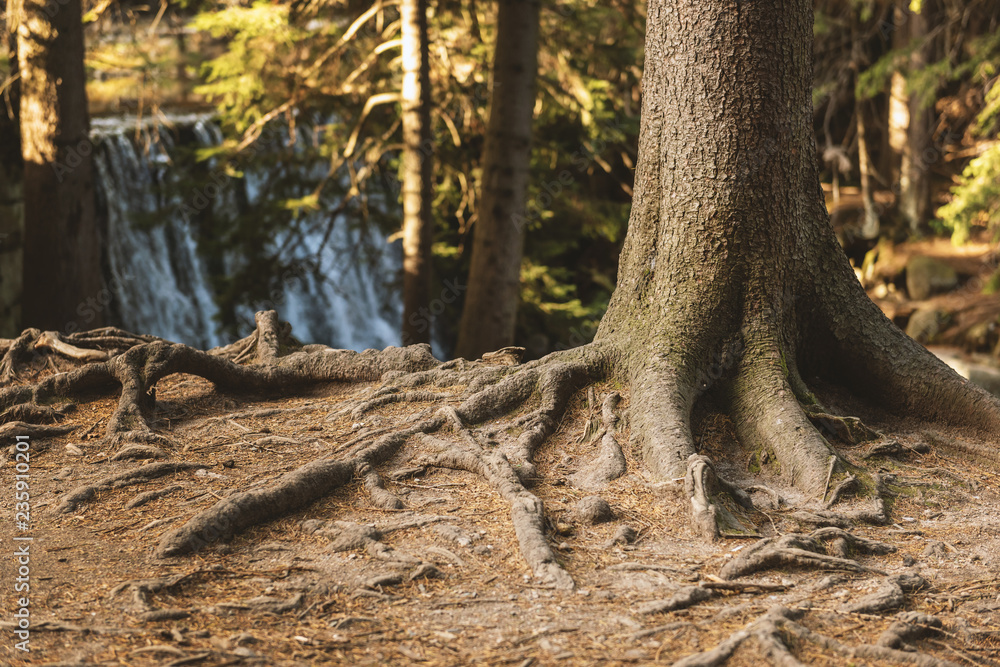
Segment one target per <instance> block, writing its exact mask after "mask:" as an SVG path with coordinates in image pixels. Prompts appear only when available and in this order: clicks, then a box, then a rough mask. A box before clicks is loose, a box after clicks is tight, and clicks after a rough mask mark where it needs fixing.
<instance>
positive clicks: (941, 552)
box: [924, 540, 948, 556]
mask: <svg viewBox="0 0 1000 667" xmlns="http://www.w3.org/2000/svg"><path fill="white" fill-rule="evenodd" d="M924 555H925V556H947V555H948V550H947V549H946V548H945V546H944V542H939V541H937V540H931V541H930V542H928V543H927V546H926V547H924Z"/></svg>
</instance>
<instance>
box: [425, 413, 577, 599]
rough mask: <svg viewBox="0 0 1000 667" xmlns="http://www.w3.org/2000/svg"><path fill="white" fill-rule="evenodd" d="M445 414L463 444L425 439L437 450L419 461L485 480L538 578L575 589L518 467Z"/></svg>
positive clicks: (458, 419)
mask: <svg viewBox="0 0 1000 667" xmlns="http://www.w3.org/2000/svg"><path fill="white" fill-rule="evenodd" d="M445 411H447V413H448V414H449V416H450V417H451V421H452V423H453V424H454V425H455V428H456V430H458V432H459V434H460V435H461V436H462V439H463V443H462V444H461V445H459V444H455V443H451V442H447V441H444V440H442V439H439V438H434V437H430V436H425V437H424V442H425V444H426V445H428V446H429V447H430V448H431V449H432V450H436V451H435V453H433V454H431V455H429V456H426V457H424V458H421V459H419V461H420V463H422V464H424V465H428V466H436V467H442V468H452V469H455V470H465V471H467V472H471V473H473V474H476V475H479V476H480V477H482V478H483V479H484V480H485V481H486V482H487V483H488V484H489V485H490V486H491V487H492V488H493V489H494V490H495V491H496V492H497V493H498V494H500V496H501V497H503V499H504V500H506V501H507V503H508V504H509V506H510V513H511V520H512V522H513V524H514V532H515V533H516V535H517V539H518V542H519V544H520V546H521V554H522V555H523V556H524V559H525V561H527V563H528V565H529V567H531V569H532V571H533V572H534V573H535V576H536V577H537V578H538V579H539V580H540V581H541V582H543V583H545V584H549V585H552V586H554V587H556V588H572V587H573V580H572V578H570V576H569V574H567V573H566V571H565V570H563V569H562V566H560V565H559V563H558V562H557V560H556V556H555V552H554V551H553V550H552V548H551V547H550V546H549V543H548V540H547V539H546V537H545V510H544V507H543V505H542V501H541V500H539V499H538V498H537V497H536V496H535V495H534V494H532V493H531V492H530V491H528V490H527V489H525V488H524V485H523V484H522V482H521V478H520V477H519V476H518V475H517V473H516V472H515V470H514V466H513V465H511V463H510V461H508V460H507V457H506V456H505V455H504V454H503V453H502V452H499V451H496V450H494V451H486V450H485V449H484V448H483V447H482V446H481V445H480V444H479V442H478V441H477V440H476V438H475V436H474V435H473V434H472V433H471V432H470V431H469V430H468V429H467V428H465V427H464V426H463V425H462V421H461V417H460V416H459V414H458V412H457V411H456V410H450V409H447V408H445Z"/></svg>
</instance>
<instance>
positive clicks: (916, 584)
mask: <svg viewBox="0 0 1000 667" xmlns="http://www.w3.org/2000/svg"><path fill="white" fill-rule="evenodd" d="M926 586H927V581H925V580H924V578H923V577H921V576H920V575H919V574H897V575H895V576H892V577H886V578H885V579H883V580H882V585H881V586H879V588H878V590H877V591H875V592H874V593H872V594H871V595H867V596H865V597H863V598H861V599H860V600H858V601H856V602H852V603H850V604H847V605H845V606H844V608H843V610H844V611H847V612H851V613H857V614H875V613H878V612H882V611H890V610H892V609H899V608H900V607H902V606H903V603H904V602H905V601H906V596H905V594H906V593H912V592H914V591H917V590H920V589H921V588H924V587H926Z"/></svg>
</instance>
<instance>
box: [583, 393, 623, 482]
mask: <svg viewBox="0 0 1000 667" xmlns="http://www.w3.org/2000/svg"><path fill="white" fill-rule="evenodd" d="M620 401H621V396H620V395H619V394H618V392H611V393H610V394H608V396H607V397H606V398H605V399H604V403H603V404H602V406H601V430H600V431H597V432H596V434H594V435H593V438H595V439H597V440H599V441H600V450H599V452H598V454H597V457H595V458H594V460H592V461H589V462H587V463H586V464H584V466H583V469H582V470H580V471H579V472H577V473H575V474H573V475H570V478H569V479H570V481H571V482H572V483H573V485H574V486H576V487H578V488H581V489H584V490H586V491H596V490H599V489H602V488H604V487H605V486H607V484H608V482H610V481H611V480H614V479H618V478H619V477H621V476H622V475H624V474H625V469H626V468H625V455H624V454H623V453H622V448H621V445H619V444H618V440H617V439H615V425H616V424H617V423H618V415H616V414H615V408H617V407H618V403H619V402H620ZM584 437H585V438H586V434H585V436H584ZM587 439H590V438H587Z"/></svg>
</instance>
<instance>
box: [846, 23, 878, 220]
mask: <svg viewBox="0 0 1000 667" xmlns="http://www.w3.org/2000/svg"><path fill="white" fill-rule="evenodd" d="M851 11H852V14H851V32H852V35H851V37H852V45H851V58H852V60H853V61H854V65H855V68H860V66H861V59H862V56H863V52H862V46H861V41H860V40H861V37H860V36H859V34H858V32H859V31H858V24H857V14H856V12H857V11H858V10H856V9H852V10H851ZM856 71H857V70H856ZM854 116H855V119H856V122H857V126H856V127H857V132H858V176H859V179H860V181H861V205H862V209H863V211H864V218H863V222H862V224H861V237H862V238H866V239H873V238H876V237H877V236H878V234H879V216H878V212H877V211H876V209H875V198H874V197H873V195H872V169H873V167H872V161H871V156H870V154H869V152H868V136H867V133H866V132H865V128H866V125H867V122H866V120H867V119H866V118H865V104H864V100H862V99H861V98H859V97H858V96H857V95H855V96H854Z"/></svg>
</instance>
